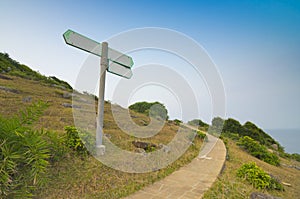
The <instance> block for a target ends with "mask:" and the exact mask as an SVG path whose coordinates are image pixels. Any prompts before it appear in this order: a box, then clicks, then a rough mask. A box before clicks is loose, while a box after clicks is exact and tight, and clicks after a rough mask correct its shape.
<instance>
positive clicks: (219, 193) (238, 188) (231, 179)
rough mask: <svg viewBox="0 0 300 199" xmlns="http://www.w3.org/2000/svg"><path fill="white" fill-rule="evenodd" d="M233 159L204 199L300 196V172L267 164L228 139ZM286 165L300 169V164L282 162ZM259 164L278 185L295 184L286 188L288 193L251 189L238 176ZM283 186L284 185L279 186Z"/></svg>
mask: <svg viewBox="0 0 300 199" xmlns="http://www.w3.org/2000/svg"><path fill="white" fill-rule="evenodd" d="M225 139H226V142H227V144H226V146H227V150H228V151H227V152H228V155H229V157H230V158H229V159H227V160H226V162H225V167H224V170H223V172H222V173H221V174H220V175H219V176H218V178H217V180H216V181H215V182H214V184H213V186H212V187H211V188H210V189H209V190H208V191H206V192H205V194H204V196H203V199H211V198H226V199H244V198H249V196H250V194H251V193H252V192H264V193H265V194H268V195H272V196H275V197H279V198H285V199H294V198H298V197H299V194H300V189H299V185H300V172H299V170H297V169H295V168H293V167H287V166H273V165H270V164H268V163H266V162H263V161H261V160H259V159H257V158H255V157H253V156H252V155H250V154H249V153H247V152H246V151H245V150H243V149H242V148H241V147H240V146H238V145H237V144H236V141H234V140H232V139H230V138H225ZM280 161H281V162H282V165H294V166H298V167H299V166H300V164H299V162H296V161H294V160H289V159H283V158H280ZM249 162H255V163H256V165H257V166H258V167H259V168H261V169H262V170H263V171H265V173H267V174H268V175H269V176H270V177H271V179H273V180H275V181H277V182H282V185H283V182H285V183H289V184H291V186H285V185H283V186H284V191H281V188H280V187H279V188H277V189H274V188H272V187H270V188H266V189H263V190H262V189H258V188H255V187H254V186H249V182H248V181H247V180H246V179H245V178H241V177H238V176H237V171H238V170H239V169H240V168H241V167H242V166H243V165H244V164H245V163H249ZM279 186H280V185H279Z"/></svg>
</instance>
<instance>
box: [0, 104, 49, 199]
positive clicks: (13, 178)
mask: <svg viewBox="0 0 300 199" xmlns="http://www.w3.org/2000/svg"><path fill="white" fill-rule="evenodd" d="M45 107H47V104H45V103H43V102H38V103H35V104H32V105H31V106H30V107H28V108H27V109H26V110H25V111H22V112H21V113H20V116H19V117H11V118H3V117H2V116H0V198H31V197H32V196H33V191H34V190H35V189H36V188H37V187H39V186H41V185H42V184H43V183H45V182H46V181H47V178H46V170H47V167H48V165H49V161H48V159H49V157H50V150H49V149H50V146H49V143H48V142H47V141H46V139H45V136H46V135H45V133H44V132H43V131H33V130H31V129H30V126H29V124H32V122H33V121H35V120H36V119H37V118H38V117H39V115H40V114H41V113H42V111H43V109H44V108H45Z"/></svg>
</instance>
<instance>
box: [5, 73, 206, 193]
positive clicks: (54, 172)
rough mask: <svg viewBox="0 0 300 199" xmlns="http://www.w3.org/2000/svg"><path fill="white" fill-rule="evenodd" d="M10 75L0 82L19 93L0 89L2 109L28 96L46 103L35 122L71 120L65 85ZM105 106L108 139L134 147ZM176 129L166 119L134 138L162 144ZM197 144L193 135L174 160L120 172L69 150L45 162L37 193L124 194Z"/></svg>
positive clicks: (59, 127) (51, 125)
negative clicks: (42, 181)
mask: <svg viewBox="0 0 300 199" xmlns="http://www.w3.org/2000/svg"><path fill="white" fill-rule="evenodd" d="M11 78H12V79H13V80H4V79H0V86H5V87H9V88H14V89H17V90H19V91H20V93H19V94H16V93H11V92H6V91H3V90H0V107H1V109H0V114H1V115H6V116H12V115H15V114H16V113H17V112H18V111H20V110H21V109H23V108H24V107H26V106H28V105H30V104H31V102H24V101H23V99H24V98H25V97H28V96H30V97H31V98H32V102H35V101H38V100H42V101H47V102H48V104H49V107H48V109H47V110H46V111H45V112H44V114H43V116H42V117H40V119H39V121H37V122H36V123H35V125H34V128H36V129H45V130H51V131H55V132H57V133H60V134H63V133H64V127H65V126H69V125H73V124H74V121H73V115H72V109H71V108H65V107H63V106H62V104H63V103H70V104H71V103H72V100H71V99H65V98H63V97H62V95H63V93H65V92H70V91H64V90H61V89H59V88H54V87H50V86H47V85H41V84H39V82H36V81H31V80H25V79H22V78H18V77H11ZM82 97H84V96H82ZM82 108H83V109H84V108H87V109H88V108H89V109H90V108H92V109H94V110H96V107H95V104H94V103H87V104H86V105H84V107H82ZM104 112H105V117H104V118H105V119H104V133H106V134H109V135H110V136H111V141H112V142H113V143H114V144H116V145H117V146H119V147H121V148H124V149H126V150H134V146H133V145H132V144H131V142H132V141H133V140H135V138H134V137H133V136H130V135H127V134H125V133H123V132H122V131H121V130H120V129H119V127H118V126H117V125H116V123H115V121H114V118H113V116H112V114H111V105H110V104H109V103H105V107H104ZM86 114H87V115H88V114H89V112H88V111H87V112H86ZM131 115H132V116H133V121H134V122H135V123H136V124H138V125H145V124H147V123H149V121H150V120H149V118H148V117H146V116H145V115H142V114H139V113H134V112H131ZM89 122H91V125H92V126H93V125H95V123H94V121H89ZM177 130H178V126H176V125H175V124H173V123H171V122H168V123H166V124H165V125H164V127H163V128H162V130H161V131H160V132H159V133H158V134H157V135H155V136H153V137H151V138H146V139H139V140H142V141H147V142H151V143H155V144H159V143H163V144H167V143H169V142H170V141H171V140H172V139H173V137H174V136H175V134H176V133H177ZM201 145H202V141H201V140H199V139H195V140H194V145H191V146H190V147H189V149H188V150H187V151H186V152H185V154H184V155H182V156H181V157H180V158H179V159H178V160H177V161H175V162H174V163H172V164H171V165H169V166H168V167H166V168H164V169H161V170H158V171H155V172H150V173H144V174H130V173H124V172H121V171H117V170H114V169H112V168H109V167H107V166H105V165H103V164H102V163H100V162H99V161H97V160H96V159H94V158H93V157H86V158H84V157H82V156H78V155H76V154H73V153H70V154H67V156H66V158H64V159H63V160H61V161H59V162H56V163H55V164H54V165H52V166H51V167H50V168H49V173H48V174H49V179H50V181H49V183H48V184H47V185H46V186H45V187H44V188H43V189H41V190H39V192H38V194H37V198H120V197H123V196H127V195H129V194H131V193H133V192H135V191H137V190H139V189H141V188H142V187H144V186H146V185H147V184H151V183H153V182H154V181H157V180H159V179H161V178H163V177H165V176H166V175H169V174H170V173H172V172H173V171H175V170H177V169H179V168H180V167H181V166H183V165H185V164H187V163H188V162H190V161H191V160H192V159H193V158H194V157H195V156H196V155H197V154H198V152H199V150H200V147H201Z"/></svg>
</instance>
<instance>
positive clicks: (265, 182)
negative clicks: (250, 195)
mask: <svg viewBox="0 0 300 199" xmlns="http://www.w3.org/2000/svg"><path fill="white" fill-rule="evenodd" d="M237 176H238V177H240V178H243V179H245V180H246V181H248V182H249V183H250V184H252V185H253V186H254V187H255V188H256V189H275V190H283V186H282V185H281V184H280V183H279V182H278V181H277V180H276V179H274V178H272V177H271V176H270V175H269V174H267V173H266V172H265V171H264V170H263V169H261V168H260V167H258V166H257V165H256V163H255V162H250V163H246V164H243V165H242V166H241V167H240V168H239V169H238V171H237Z"/></svg>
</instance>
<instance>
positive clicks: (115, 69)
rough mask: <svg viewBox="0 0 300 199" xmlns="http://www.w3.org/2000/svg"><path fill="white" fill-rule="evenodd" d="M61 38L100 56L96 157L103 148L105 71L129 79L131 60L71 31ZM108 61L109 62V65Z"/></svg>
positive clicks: (102, 151) (101, 152) (103, 150)
mask: <svg viewBox="0 0 300 199" xmlns="http://www.w3.org/2000/svg"><path fill="white" fill-rule="evenodd" d="M63 37H64V39H65V42H66V43H67V44H69V45H71V46H74V47H76V48H79V49H81V50H84V51H87V52H89V53H92V54H94V55H97V56H100V57H101V60H100V85H99V97H98V115H97V129H96V148H97V155H103V154H104V152H105V146H104V145H102V137H103V117H104V110H103V107H104V88H105V75H106V70H107V71H108V72H111V73H114V74H116V75H119V76H122V77H125V78H127V79H129V78H131V76H132V71H131V67H132V66H133V60H132V58H131V57H129V56H127V55H124V54H122V53H120V52H118V51H116V50H114V49H111V48H108V43H107V42H103V43H102V44H101V43H98V42H96V41H94V40H91V39H89V38H87V37H85V36H83V35H81V34H78V33H76V32H74V31H72V30H67V31H66V32H65V33H64V34H63ZM109 61H111V62H110V63H109Z"/></svg>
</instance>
